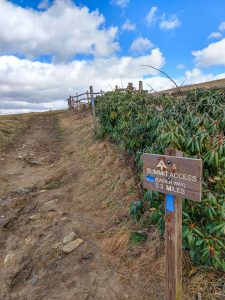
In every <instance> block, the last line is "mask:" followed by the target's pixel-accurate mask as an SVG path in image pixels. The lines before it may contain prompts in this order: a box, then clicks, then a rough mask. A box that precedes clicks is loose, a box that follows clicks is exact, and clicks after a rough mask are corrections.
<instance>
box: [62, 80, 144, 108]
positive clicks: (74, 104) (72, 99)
mask: <svg viewBox="0 0 225 300" xmlns="http://www.w3.org/2000/svg"><path fill="white" fill-rule="evenodd" d="M115 91H117V92H120V93H123V92H127V91H131V92H132V93H140V92H148V91H147V90H143V82H142V81H139V89H138V90H137V89H135V87H134V86H133V83H132V82H129V83H128V86H127V87H126V88H119V87H118V85H116V86H115ZM104 93H105V92H103V91H100V92H93V87H92V86H90V89H89V91H86V92H85V93H82V94H79V95H78V94H76V95H74V96H69V97H68V99H67V102H68V108H69V110H76V109H78V108H79V107H81V106H86V105H89V104H90V103H91V101H92V100H94V99H95V98H96V97H97V96H102V95H104ZM81 97H82V98H81Z"/></svg>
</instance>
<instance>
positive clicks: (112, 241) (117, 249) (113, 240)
mask: <svg viewBox="0 0 225 300" xmlns="http://www.w3.org/2000/svg"><path fill="white" fill-rule="evenodd" d="M129 237H130V231H129V230H128V228H124V229H123V230H121V231H119V232H117V233H115V234H114V235H113V236H112V237H109V238H108V239H106V240H105V241H104V242H103V247H104V250H105V251H106V252H108V253H109V254H111V255H115V256H121V255H124V254H125V253H126V251H127V246H128V243H129Z"/></svg>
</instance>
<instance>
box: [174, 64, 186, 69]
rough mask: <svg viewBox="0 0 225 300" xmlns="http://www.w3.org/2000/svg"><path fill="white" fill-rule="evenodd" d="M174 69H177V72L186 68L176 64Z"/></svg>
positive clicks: (183, 65)
mask: <svg viewBox="0 0 225 300" xmlns="http://www.w3.org/2000/svg"><path fill="white" fill-rule="evenodd" d="M176 68H177V69H178V70H183V69H185V68H186V66H185V64H178V65H176Z"/></svg>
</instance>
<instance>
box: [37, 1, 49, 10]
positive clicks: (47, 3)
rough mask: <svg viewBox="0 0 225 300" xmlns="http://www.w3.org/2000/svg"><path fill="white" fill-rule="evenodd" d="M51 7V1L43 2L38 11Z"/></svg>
mask: <svg viewBox="0 0 225 300" xmlns="http://www.w3.org/2000/svg"><path fill="white" fill-rule="evenodd" d="M49 6H50V2H49V0H42V1H41V2H40V3H39V4H38V9H46V8H48V7H49Z"/></svg>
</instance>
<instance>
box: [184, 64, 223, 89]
mask: <svg viewBox="0 0 225 300" xmlns="http://www.w3.org/2000/svg"><path fill="white" fill-rule="evenodd" d="M185 75H186V79H187V81H186V82H185V84H188V85H189V84H195V83H201V82H207V81H212V80H217V79H223V78H225V73H220V74H217V75H213V74H210V73H209V74H204V73H203V72H202V70H200V69H198V68H194V69H193V70H191V71H187V72H185Z"/></svg>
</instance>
